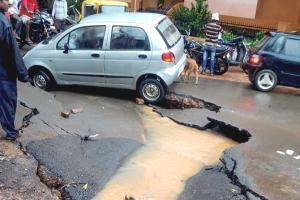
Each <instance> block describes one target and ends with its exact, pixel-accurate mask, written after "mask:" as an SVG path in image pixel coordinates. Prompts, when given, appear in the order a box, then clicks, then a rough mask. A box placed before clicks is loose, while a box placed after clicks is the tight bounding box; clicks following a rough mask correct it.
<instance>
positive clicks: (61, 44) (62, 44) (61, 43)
mask: <svg viewBox="0 0 300 200" xmlns="http://www.w3.org/2000/svg"><path fill="white" fill-rule="evenodd" d="M69 35H70V34H67V35H65V36H64V37H63V38H62V39H61V40H60V41H59V42H58V44H57V50H64V49H65V44H67V43H68V40H69Z"/></svg>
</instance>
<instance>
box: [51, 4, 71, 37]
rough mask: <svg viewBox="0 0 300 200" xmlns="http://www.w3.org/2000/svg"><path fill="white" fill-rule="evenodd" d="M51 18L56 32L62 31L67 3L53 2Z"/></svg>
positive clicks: (66, 12)
mask: <svg viewBox="0 0 300 200" xmlns="http://www.w3.org/2000/svg"><path fill="white" fill-rule="evenodd" d="M52 17H53V18H54V24H55V28H56V30H57V32H60V31H63V30H64V29H65V24H66V18H67V17H68V3H67V1H66V0H54V3H53V9H52Z"/></svg>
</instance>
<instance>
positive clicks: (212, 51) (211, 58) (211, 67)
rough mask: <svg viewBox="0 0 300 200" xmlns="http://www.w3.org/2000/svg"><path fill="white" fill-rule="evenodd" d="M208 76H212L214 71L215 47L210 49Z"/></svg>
mask: <svg viewBox="0 0 300 200" xmlns="http://www.w3.org/2000/svg"><path fill="white" fill-rule="evenodd" d="M210 53H211V55H210V75H211V76H214V70H215V58H216V47H210Z"/></svg>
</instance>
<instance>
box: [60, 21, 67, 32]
mask: <svg viewBox="0 0 300 200" xmlns="http://www.w3.org/2000/svg"><path fill="white" fill-rule="evenodd" d="M60 29H61V31H64V30H66V20H65V19H64V20H62V21H61V28H60Z"/></svg>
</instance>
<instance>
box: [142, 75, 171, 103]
mask: <svg viewBox="0 0 300 200" xmlns="http://www.w3.org/2000/svg"><path fill="white" fill-rule="evenodd" d="M138 92H139V94H140V96H141V97H142V98H143V99H144V100H145V102H146V103H151V104H156V103H158V102H159V101H161V100H162V99H163V98H164V97H165V95H166V90H165V88H164V87H163V84H162V83H161V80H160V79H152V78H151V79H145V80H143V81H142V82H141V83H140V85H139V88H138Z"/></svg>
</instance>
